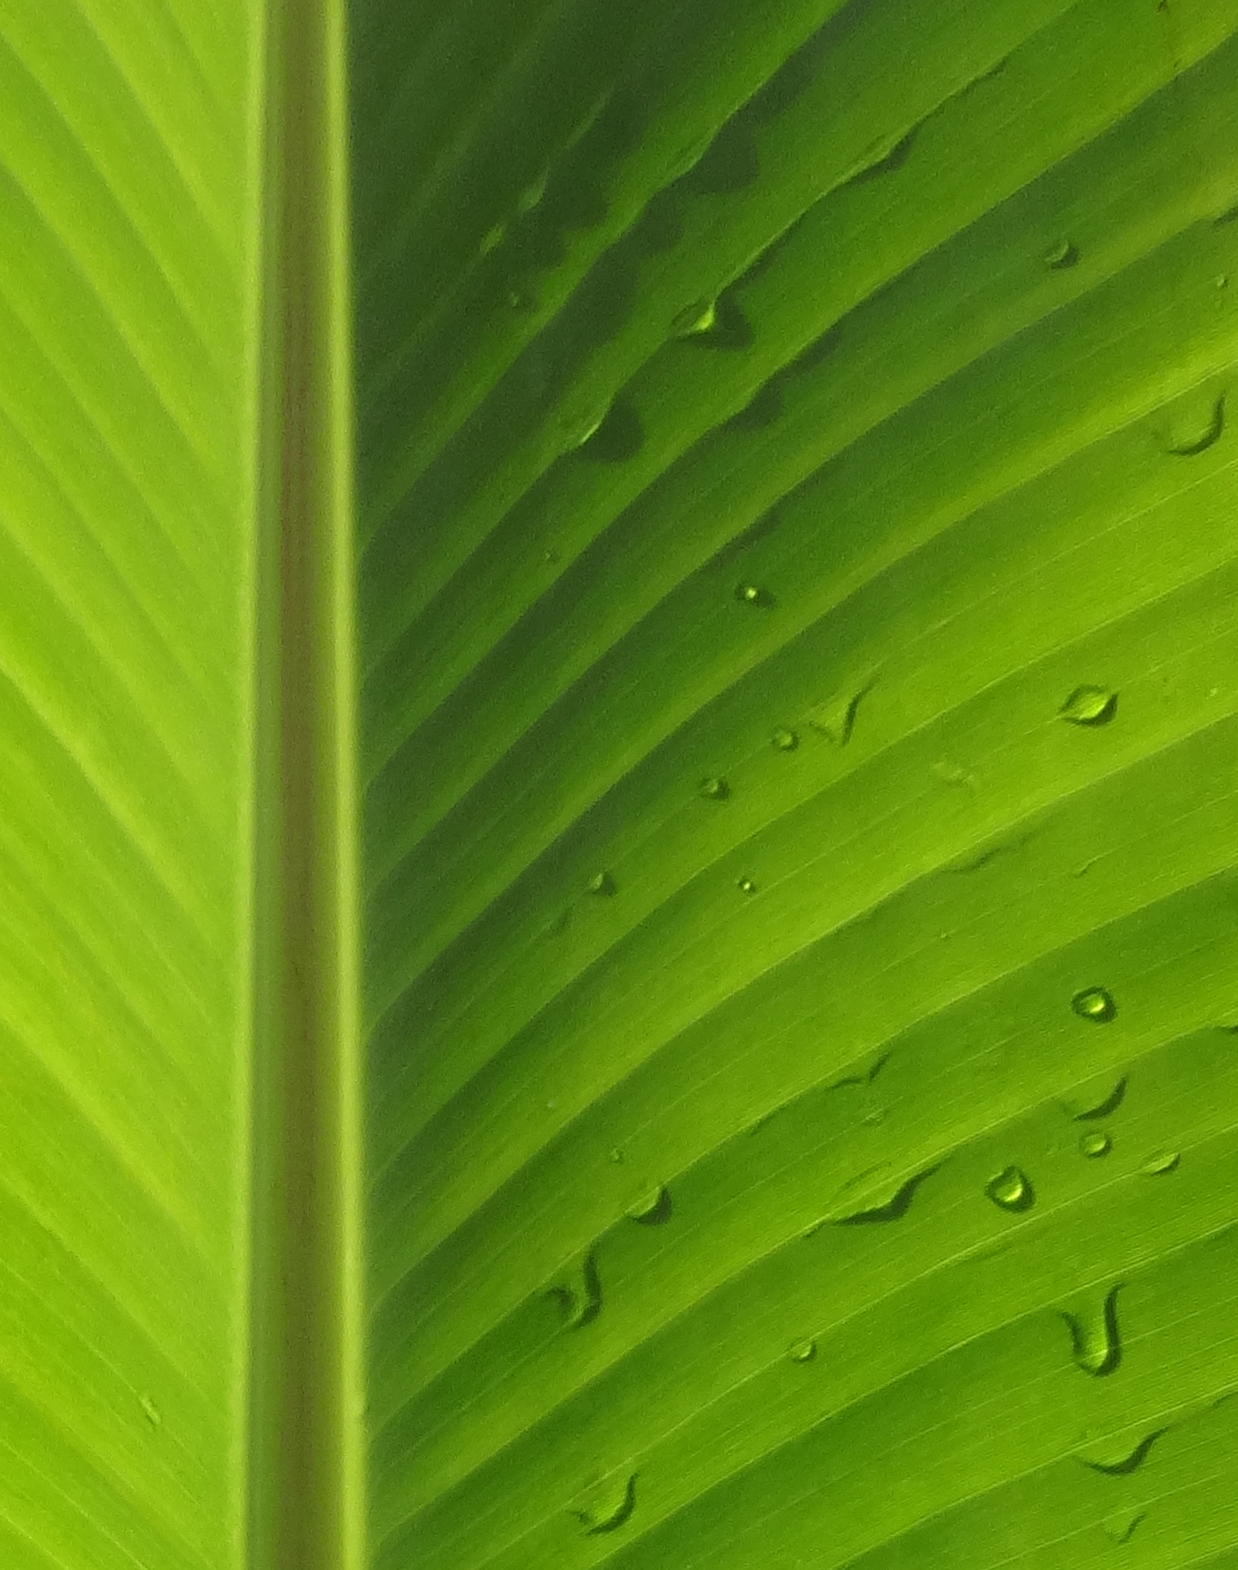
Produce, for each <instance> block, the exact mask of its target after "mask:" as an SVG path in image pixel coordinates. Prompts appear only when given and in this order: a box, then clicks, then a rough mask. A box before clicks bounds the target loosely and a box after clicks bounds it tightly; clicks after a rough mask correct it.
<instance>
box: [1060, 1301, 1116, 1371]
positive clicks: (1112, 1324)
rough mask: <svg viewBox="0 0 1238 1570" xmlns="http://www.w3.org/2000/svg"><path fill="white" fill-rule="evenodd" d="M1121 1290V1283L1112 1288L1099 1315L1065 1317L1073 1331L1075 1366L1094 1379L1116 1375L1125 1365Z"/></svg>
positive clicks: (1071, 1335)
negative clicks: (1122, 1365) (1119, 1301)
mask: <svg viewBox="0 0 1238 1570" xmlns="http://www.w3.org/2000/svg"><path fill="white" fill-rule="evenodd" d="M1121 1290H1122V1283H1121V1282H1119V1283H1118V1285H1117V1286H1116V1287H1111V1288H1110V1290H1109V1292H1108V1293H1107V1295H1106V1297H1105V1301H1104V1303H1103V1304H1102V1305H1101V1308H1100V1312H1099V1313H1095V1314H1087V1315H1079V1314H1068V1313H1065V1312H1063V1314H1062V1318H1063V1319H1064V1320H1065V1321H1066V1324H1067V1326H1068V1327H1069V1329H1070V1340H1071V1350H1072V1351H1073V1353H1074V1359H1075V1362H1076V1363H1077V1364H1078V1366H1079V1367H1080V1368H1081V1369H1082V1370H1083V1372H1084V1373H1085V1374H1091V1375H1092V1376H1093V1377H1094V1378H1101V1377H1102V1376H1103V1375H1105V1374H1112V1373H1113V1371H1114V1369H1116V1368H1117V1367H1118V1365H1119V1363H1121V1361H1122V1339H1121V1336H1120V1334H1119V1332H1118V1293H1119V1292H1120V1291H1121Z"/></svg>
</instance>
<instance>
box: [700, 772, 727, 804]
mask: <svg viewBox="0 0 1238 1570" xmlns="http://www.w3.org/2000/svg"><path fill="white" fill-rule="evenodd" d="M700 792H701V795H702V796H704V797H705V799H706V801H725V800H726V799H727V797H728V796H729V795H730V794H731V787H730V786H729V785H728V784H727V782H726V781H725V780H724V779H720V778H719V777H718V776H717V775H716V774H711V775H710V776H709V778H708V779H704V780H702V781H701V784H700Z"/></svg>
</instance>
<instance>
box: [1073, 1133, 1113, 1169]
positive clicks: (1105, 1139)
mask: <svg viewBox="0 0 1238 1570" xmlns="http://www.w3.org/2000/svg"><path fill="white" fill-rule="evenodd" d="M1112 1149H1113V1141H1112V1140H1111V1139H1110V1138H1109V1136H1108V1134H1106V1133H1105V1132H1104V1131H1103V1130H1102V1129H1099V1128H1094V1129H1093V1130H1092V1131H1091V1132H1090V1133H1088V1134H1085V1135H1084V1136H1083V1138H1082V1139H1081V1140H1080V1141H1079V1154H1080V1155H1081V1156H1087V1157H1089V1158H1090V1159H1091V1160H1093V1161H1094V1160H1095V1159H1096V1158H1097V1157H1098V1156H1107V1155H1108V1154H1109V1152H1110V1151H1111V1150H1112Z"/></svg>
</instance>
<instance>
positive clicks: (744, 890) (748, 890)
mask: <svg viewBox="0 0 1238 1570" xmlns="http://www.w3.org/2000/svg"><path fill="white" fill-rule="evenodd" d="M736 887H737V888H738V889H739V892H740V893H741V894H755V893H756V891H757V886H756V884H755V883H754V882H753V880H752V879H751V878H741V879H740V880H739V882H738V884H737V885H736Z"/></svg>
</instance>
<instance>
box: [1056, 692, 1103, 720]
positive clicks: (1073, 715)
mask: <svg viewBox="0 0 1238 1570" xmlns="http://www.w3.org/2000/svg"><path fill="white" fill-rule="evenodd" d="M1117 712H1118V695H1117V693H1116V692H1111V691H1110V689H1109V688H1108V687H1091V686H1084V687H1076V688H1075V690H1074V691H1073V692H1072V693H1071V695H1070V696H1069V697H1068V698H1067V700H1066V702H1065V703H1064V704H1063V705H1062V707H1061V708H1060V709H1059V710H1058V713H1059V714H1060V715H1061V717H1062V718H1063V719H1064V720H1069V721H1070V723H1071V724H1072V725H1108V723H1109V721H1110V720H1111V719H1112V718H1113V716H1114V715H1115V714H1116V713H1117Z"/></svg>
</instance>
